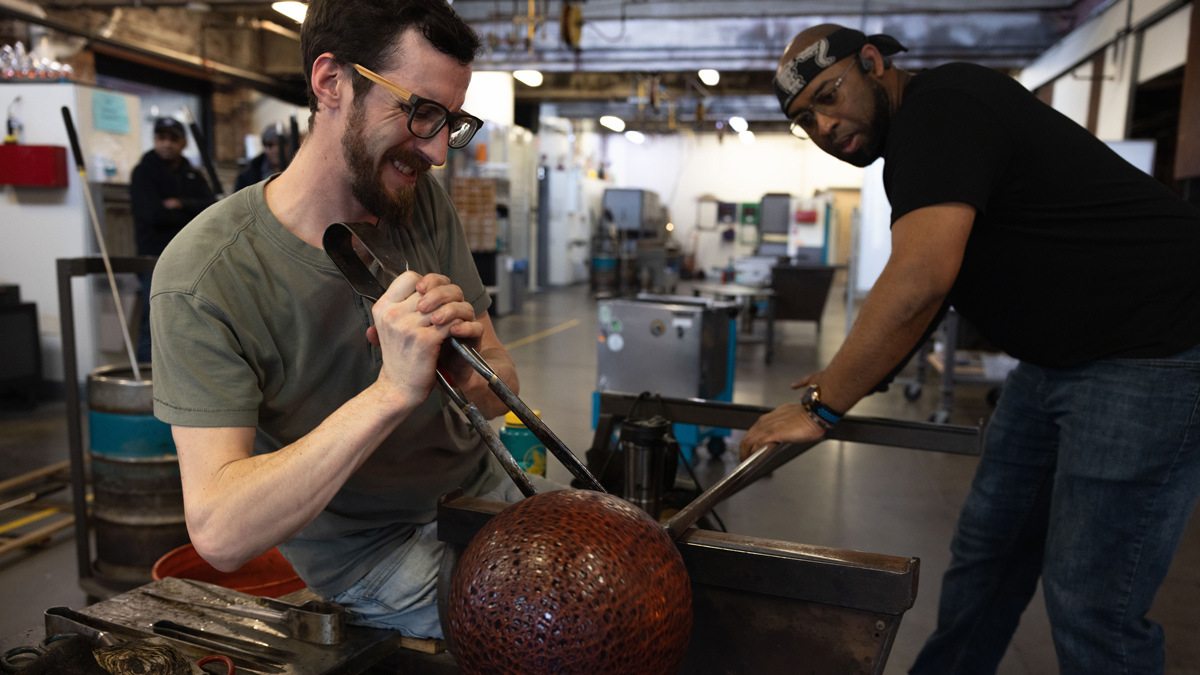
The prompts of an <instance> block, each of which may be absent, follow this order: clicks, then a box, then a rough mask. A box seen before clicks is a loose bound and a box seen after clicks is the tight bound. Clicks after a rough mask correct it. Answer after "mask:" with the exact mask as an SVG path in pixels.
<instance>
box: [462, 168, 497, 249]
mask: <svg viewBox="0 0 1200 675" xmlns="http://www.w3.org/2000/svg"><path fill="white" fill-rule="evenodd" d="M452 194H453V200H454V209H455V210H456V211H458V218H459V220H461V221H462V225H463V232H465V233H466V235H467V245H468V246H470V247H471V250H472V251H494V250H496V234H497V229H496V180H495V179H494V178H455V179H454V183H453V187H452Z"/></svg>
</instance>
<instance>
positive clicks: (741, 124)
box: [729, 117, 750, 134]
mask: <svg viewBox="0 0 1200 675" xmlns="http://www.w3.org/2000/svg"><path fill="white" fill-rule="evenodd" d="M729 128H730V129H733V130H734V131H736V132H738V133H739V134H740V133H742V132H743V131H745V130H747V129H749V128H750V124H749V123H748V122H746V118H745V117H730V118H729Z"/></svg>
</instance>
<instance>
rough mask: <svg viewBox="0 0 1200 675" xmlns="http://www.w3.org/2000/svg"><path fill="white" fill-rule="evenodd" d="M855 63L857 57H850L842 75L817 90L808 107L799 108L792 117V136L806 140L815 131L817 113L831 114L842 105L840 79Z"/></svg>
mask: <svg viewBox="0 0 1200 675" xmlns="http://www.w3.org/2000/svg"><path fill="white" fill-rule="evenodd" d="M855 63H857V59H851V60H850V67H849V68H846V70H845V72H843V73H842V76H841V77H839V78H838V79H837V80H835V81H834V83H833V86H832V87H825V88H824V89H822V90H821V91H818V92H817V95H816V96H814V97H813V99H812V102H811V103H809V105H808V107H807V108H803V109H801V110H800V112H798V113H796V114H795V116H793V117H792V123H791V129H792V135H793V136H795V137H796V138H799V139H801V140H808V138H809V137H810V136H812V135H813V134H814V133H816V131H817V113H821V114H822V115H831V114H833V112H834V111H835V110H837V109H838V108H839V107H840V106H841V105H842V101H843V99H844V97H843V96H842V80H844V79H846V76H847V75H849V74H850V71H851V69H853V68H854V64H855Z"/></svg>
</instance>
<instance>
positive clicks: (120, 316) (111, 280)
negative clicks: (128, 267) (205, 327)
mask: <svg viewBox="0 0 1200 675" xmlns="http://www.w3.org/2000/svg"><path fill="white" fill-rule="evenodd" d="M62 117H63V124H66V125H67V136H68V137H69V138H70V139H71V152H72V153H73V154H74V155H75V168H76V169H77V170H78V171H79V178H80V180H81V181H82V182H83V197H84V202H86V203H87V207H88V213H90V214H91V216H92V231H93V232H95V234H96V245H97V246H99V247H100V257H101V258H103V259H104V271H105V272H107V273H108V287H109V288H110V289H112V296H113V304H115V305H116V309H117V322H118V323H119V324H120V325H121V337H122V338H124V340H125V351H126V352H127V353H128V355H129V365H130V366H131V367H132V368H133V377H134V379H135V380H140V379H142V373H141V371H140V370H139V369H138V362H137V356H136V355H135V354H134V350H133V338H132V337H131V336H130V335H129V322H128V321H126V320H125V309H124V306H123V305H122V304H121V296H120V294H119V293H118V292H117V279H116V277H114V276H113V270H112V261H111V260H110V259H109V257H108V247H107V246H105V245H104V233H103V232H101V231H100V217H99V216H97V215H96V202H95V200H94V199H92V190H91V188H89V187H88V183H87V165H86V164H84V163H83V148H82V147H81V146H80V145H79V135H78V134H77V133H75V122H73V121H72V120H71V110H70V109H69V108H67V106H65V105H64V106H63V107H62Z"/></svg>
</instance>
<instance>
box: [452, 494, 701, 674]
mask: <svg viewBox="0 0 1200 675" xmlns="http://www.w3.org/2000/svg"><path fill="white" fill-rule="evenodd" d="M447 610H448V616H449V624H450V638H451V640H452V641H453V644H454V655H455V658H456V660H457V661H458V665H459V667H460V668H461V669H462V671H463V672H464V673H468V674H482V673H488V674H497V675H498V674H505V673H511V674H513V675H518V674H519V675H542V674H543V673H546V674H549V673H554V674H556V675H583V674H592V673H595V674H597V675H599V674H601V673H603V674H605V675H611V674H613V673H624V674H631V675H659V674H661V675H666V674H668V673H676V672H678V670H679V665H680V663H681V662H682V661H683V657H684V654H685V652H686V651H687V644H688V637H689V634H690V633H691V629H692V590H691V584H690V582H689V580H688V575H687V569H686V568H685V567H684V564H683V558H681V557H680V555H679V551H678V549H676V548H675V544H674V542H672V541H671V538H670V537H669V536H667V533H666V531H665V530H663V528H662V526H661V525H659V524H658V523H657V522H656V521H655V520H654V519H653V518H651V517H650V516H649V515H647V514H646V513H645V512H644V511H642V510H641V509H639V508H637V507H635V506H633V505H632V504H630V503H628V502H626V501H624V500H623V499H620V498H618V497H614V496H612V495H607V494H603V493H600V492H592V491H588V490H562V491H558V492H545V493H541V494H538V495H534V496H533V497H530V498H528V499H525V500H523V501H520V502H517V503H516V504H513V505H512V506H510V507H508V508H507V509H505V510H504V511H503V512H501V513H500V514H499V515H497V516H496V517H495V518H492V520H491V521H489V522H488V524H487V525H485V526H484V527H483V528H482V529H480V530H479V532H477V533H476V535H475V537H474V538H473V539H472V540H471V543H470V544H469V545H468V546H467V548H466V550H465V551H464V552H463V555H462V557H461V558H460V559H459V561H458V564H457V566H456V567H455V568H454V574H453V576H452V578H451V588H450V594H449V606H448V607H447Z"/></svg>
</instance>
